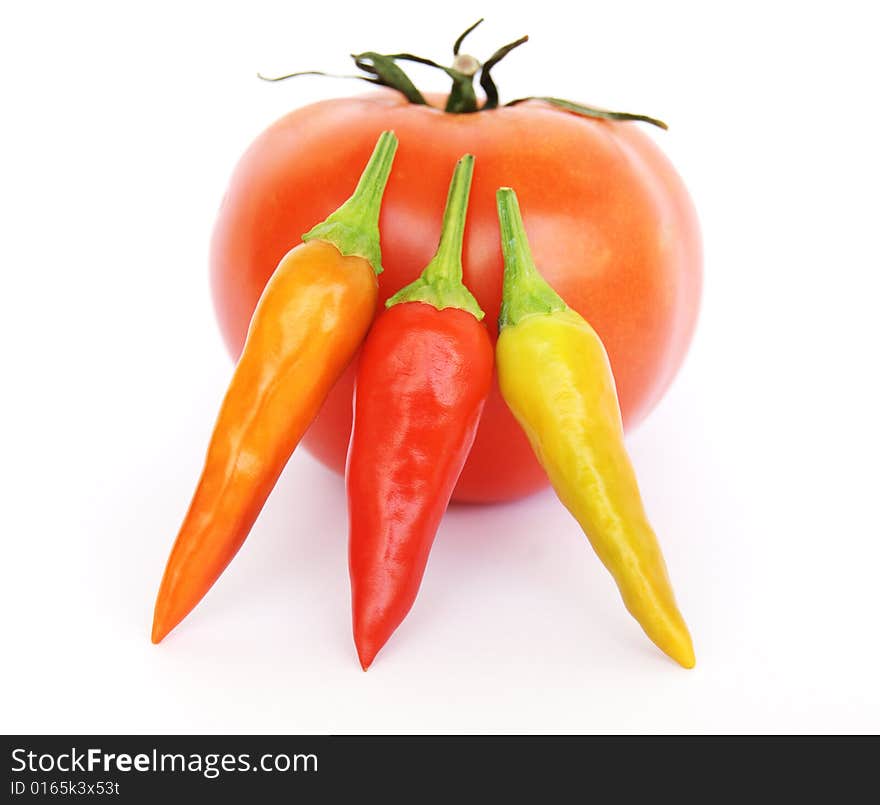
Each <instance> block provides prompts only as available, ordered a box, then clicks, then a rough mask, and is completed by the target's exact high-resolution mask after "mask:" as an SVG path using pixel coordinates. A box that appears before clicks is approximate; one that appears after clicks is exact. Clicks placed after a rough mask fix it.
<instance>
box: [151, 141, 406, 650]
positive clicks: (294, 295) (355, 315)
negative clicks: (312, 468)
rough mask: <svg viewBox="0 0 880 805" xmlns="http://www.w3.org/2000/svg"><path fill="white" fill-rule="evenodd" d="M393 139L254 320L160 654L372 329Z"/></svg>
mask: <svg viewBox="0 0 880 805" xmlns="http://www.w3.org/2000/svg"><path fill="white" fill-rule="evenodd" d="M396 148H397V139H396V138H395V137H394V135H393V133H391V132H384V133H383V134H382V136H381V137H380V138H379V141H378V143H377V144H376V148H375V150H374V151H373V155H372V157H371V158H370V162H369V164H368V165H367V167H366V169H365V171H364V173H363V175H362V176H361V179H360V182H359V183H358V186H357V189H356V190H355V192H354V195H353V196H352V197H351V198H350V199H349V200H348V201H347V202H346V203H345V204H344V205H343V206H342V207H340V208H339V209H338V210H337V211H336V212H335V213H333V214H332V215H331V216H330V217H329V218H327V220H326V221H324V223H322V224H319V225H318V226H316V227H315V228H314V229H312V230H311V231H310V232H308V233H307V234H305V235H303V241H306V242H305V243H302V244H300V245H299V246H297V247H296V248H294V249H292V250H291V251H289V252H288V253H287V254H286V255H285V256H284V257H283V258H282V260H281V262H280V263H279V264H278V267H277V268H276V269H275V272H274V274H273V275H272V277H271V279H270V280H269V283H268V284H267V285H266V288H265V290H264V291H263V294H262V296H261V297H260V301H259V304H258V305H257V308H256V310H255V311H254V316H253V319H252V320H251V324H250V329H249V330H248V336H247V341H246V342H245V346H244V350H243V352H242V355H241V358H240V359H239V362H238V365H237V366H236V368H235V373H234V375H233V377H232V382H231V383H230V385H229V389H228V391H227V393H226V397H225V399H224V400H223V404H222V406H221V408H220V415H219V417H218V419H217V424H216V425H215V427H214V433H213V435H212V437H211V443H210V445H209V447H208V454H207V457H206V460H205V467H204V470H203V472H202V476H201V479H200V480H199V484H198V487H197V488H196V492H195V495H194V497H193V500H192V503H191V504H190V507H189V511H188V512H187V514H186V518H185V519H184V521H183V525H182V526H181V529H180V533H179V534H178V537H177V541H176V542H175V543H174V547H173V548H172V550H171V556H170V557H169V559H168V564H167V566H166V568H165V575H164V576H163V578H162V584H161V586H160V588H159V595H158V598H157V600H156V608H155V613H154V616H153V632H152V640H153V642H154V643H158V642H159V641H160V640H162V638H164V637H165V635H167V634H168V633H169V632H170V631H171V630H172V629H173V628H174V627H175V626H177V624H178V623H180V621H182V620H183V619H184V618H185V617H186V616H187V615H188V614H189V612H190V611H191V610H192V609H193V607H195V606H196V604H198V602H199V601H200V600H201V599H202V598H203V597H204V595H205V593H207V592H208V590H209V589H210V588H211V586H212V585H213V584H214V582H215V581H216V580H217V579H218V578H219V576H220V574H221V573H222V572H223V570H224V569H225V568H226V566H227V565H228V564H229V562H230V561H231V560H232V557H233V556H235V554H236V553H237V551H238V549H239V548H240V547H241V546H242V544H243V543H244V540H245V539H246V537H247V535H248V533H249V532H250V529H251V527H252V526H253V524H254V521H255V520H256V518H257V515H258V514H259V513H260V509H262V507H263V504H264V503H265V501H266V498H267V497H268V496H269V493H270V492H271V491H272V488H273V487H274V485H275V482H276V481H277V479H278V476H279V475H280V473H281V470H282V469H283V468H284V465H285V464H286V463H287V460H288V459H289V458H290V455H291V453H292V452H293V450H294V449H295V448H296V446H297V444H299V441H300V439H301V438H302V437H303V434H304V433H305V432H306V430H307V428H308V427H309V425H310V424H311V422H312V420H313V419H314V418H315V416H316V415H317V413H318V410H319V409H320V407H321V404H322V403H323V402H324V399H325V397H326V396H327V394H328V393H329V392H330V390H331V389H332V388H333V385H334V384H335V383H336V380H337V379H338V378H339V376H340V375H341V374H342V372H343V370H344V369H345V367H346V366H347V365H348V363H349V362H350V361H351V359H352V357H353V356H354V354H355V352H356V351H357V349H358V347H359V346H360V344H361V342H362V341H363V339H364V336H365V335H366V333H367V330H368V329H369V326H370V323H371V322H372V319H373V315H374V313H375V310H376V298H377V294H378V286H377V282H376V275H377V274H378V273H380V272H381V270H382V267H381V255H380V250H379V229H378V222H379V207H380V205H381V200H382V194H383V192H384V189H385V184H386V182H387V180H388V175H389V173H390V170H391V163H392V161H393V159H394V152H395V150H396Z"/></svg>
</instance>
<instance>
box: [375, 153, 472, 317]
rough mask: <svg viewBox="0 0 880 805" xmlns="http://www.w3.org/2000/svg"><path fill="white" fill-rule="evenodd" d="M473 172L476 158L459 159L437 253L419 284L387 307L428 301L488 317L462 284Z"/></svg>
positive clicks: (415, 283)
mask: <svg viewBox="0 0 880 805" xmlns="http://www.w3.org/2000/svg"><path fill="white" fill-rule="evenodd" d="M473 173H474V158H473V157H472V156H471V155H470V154H465V155H464V156H463V157H462V158H461V159H460V160H458V164H457V165H456V166H455V172H454V173H453V174H452V181H451V182H450V185H449V194H448V195H447V197H446V210H445V211H444V213H443V227H442V229H441V231H440V244H439V245H438V246H437V252H436V254H435V255H434V257H433V259H432V260H431V262H430V263H428V265H427V266H425V269H424V271H422V273H421V275H420V276H419V278H418V279H417V280H415V282H411V283H410V284H409V285H407V286H406V287H405V288H402V289H401V290H399V291H398V292H397V293H396V294H394V296H392V297H391V298H390V299H389V300H388V301H387V302H386V303H385V305H386V306H387V307H391V306H392V305H397V304H400V303H402V302H425V303H426V304H429V305H432V306H433V307H435V308H437V309H438V310H443V309H444V308H447V307H455V308H459V309H460V310H466V311H467V312H468V313H472V314H473V315H474V316H475V317H476V318H477V320H478V321H479V320H480V319H482V318H483V317H484V316H485V315H486V314H485V313H483V311H482V309H481V308H480V305H479V303H478V302H477V300H476V299H475V298H474V295H473V294H472V293H471V292H470V291H469V290H468V289H467V287H466V286H465V285H464V283H463V282H462V276H463V269H462V265H461V252H462V246H463V244H464V227H465V219H466V217H467V207H468V197H469V196H470V191H471V179H472V177H473Z"/></svg>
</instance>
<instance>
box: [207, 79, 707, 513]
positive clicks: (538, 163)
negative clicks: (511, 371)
mask: <svg viewBox="0 0 880 805" xmlns="http://www.w3.org/2000/svg"><path fill="white" fill-rule="evenodd" d="M432 102H437V101H436V99H432ZM384 129H393V130H394V131H395V132H396V134H397V136H398V138H399V140H400V146H399V149H398V152H397V157H396V159H395V163H394V169H393V171H392V174H391V179H390V181H389V183H388V187H387V190H386V193H385V199H384V203H383V205H382V215H381V220H380V229H381V238H382V263H383V266H384V268H385V271H384V273H383V274H382V275H381V276H380V277H379V302H380V304H383V303H384V301H385V299H386V298H387V297H389V296H390V295H391V294H393V293H394V292H396V291H397V290H398V289H400V288H401V287H402V286H404V285H406V284H407V283H409V282H410V281H412V280H413V279H415V278H416V276H417V275H418V274H419V272H420V271H421V270H422V268H423V267H424V266H425V265H426V264H427V262H428V261H429V260H430V258H431V256H432V255H433V253H434V250H435V248H436V246H437V240H438V237H439V234H440V223H441V218H442V214H443V205H444V202H445V200H446V190H447V186H448V183H449V177H450V176H451V175H452V171H453V168H454V167H455V163H456V160H457V159H458V158H459V157H460V156H461V155H462V154H464V153H471V154H474V155H475V156H476V165H475V173H474V182H473V189H472V192H471V201H470V209H469V214H468V223H467V232H466V239H465V248H464V260H463V262H464V280H465V283H466V284H467V285H468V287H469V288H470V289H471V290H472V292H473V293H474V295H475V296H476V297H477V299H478V300H479V302H480V305H481V306H482V308H483V310H485V311H486V319H485V322H486V325H487V327H488V328H489V331H490V334H491V335H492V338H493V339H494V338H495V337H496V335H497V327H496V319H497V316H498V308H499V303H500V298H501V276H502V259H501V249H500V245H499V234H498V222H497V219H496V212H495V191H496V189H497V188H498V187H500V186H510V187H513V188H514V189H515V190H516V192H517V195H518V196H519V200H520V204H521V206H522V211H523V218H524V220H525V225H526V230H527V232H528V236H529V240H530V242H531V246H532V251H533V254H534V257H535V261H536V263H537V265H538V267H539V268H540V270H541V272H542V273H543V275H544V276H545V277H546V278H547V280H548V281H549V282H550V284H551V285H552V286H553V287H554V288H555V289H556V291H557V292H558V293H559V294H560V295H561V296H562V297H563V298H564V299H565V301H566V302H567V303H568V304H569V305H571V307H573V308H575V309H576V310H577V311H578V312H579V313H580V314H581V315H582V316H584V317H585V318H586V319H587V320H588V321H589V322H590V323H591V324H592V325H593V327H594V328H595V329H596V331H597V332H598V333H599V335H600V336H601V338H602V340H603V341H604V343H605V346H606V348H607V350H608V354H609V358H610V361H611V366H612V370H613V372H614V377H615V380H616V383H617V390H618V395H619V398H620V405H621V409H622V412H623V418H624V423H625V425H626V426H627V427H631V426H632V425H634V424H635V423H636V422H638V421H639V420H640V419H641V418H642V417H644V416H645V414H647V413H648V412H649V411H650V410H651V408H652V407H653V406H654V405H655V404H656V403H657V401H658V400H659V399H660V397H661V396H662V395H663V393H664V391H665V390H666V388H667V387H668V386H669V383H670V382H671V380H672V378H673V376H674V375H675V373H676V371H677V369H678V367H679V366H680V364H681V362H682V360H683V358H684V355H685V352H686V350H687V348H688V345H689V342H690V340H691V336H692V334H693V330H694V325H695V322H696V317H697V309H698V306H699V297H700V285H701V272H702V267H701V263H702V256H701V246H700V236H699V228H698V223H697V219H696V214H695V212H694V208H693V205H692V203H691V200H690V198H689V196H688V193H687V190H686V189H685V186H684V184H683V183H682V181H681V179H680V178H679V176H678V174H677V173H676V172H675V170H674V168H673V167H672V165H671V164H670V162H669V161H668V160H667V159H666V157H665V156H664V155H663V154H662V152H661V151H660V149H659V148H658V147H657V146H656V145H655V144H654V142H653V140H652V139H651V138H650V137H649V136H648V135H646V134H645V133H644V132H643V131H641V130H640V128H639V125H638V124H635V123H631V122H618V121H607V120H596V119H588V118H584V117H581V116H579V115H575V114H572V113H569V112H565V111H562V110H560V109H558V108H554V107H551V106H549V105H547V104H545V103H543V102H539V101H530V102H526V103H523V104H520V105H517V106H511V107H501V108H497V109H492V110H489V111H480V112H475V113H471V114H448V113H445V112H443V111H441V110H440V109H437V108H434V107H433V106H425V105H413V104H410V103H408V102H407V101H406V100H405V99H404V98H403V97H402V96H400V95H398V94H397V93H394V92H391V91H387V90H386V91H382V92H380V93H379V94H371V95H365V96H361V97H355V98H344V99H335V100H328V101H323V102H320V103H316V104H313V105H310V106H306V107H303V108H301V109H298V110H296V111H294V112H291V113H290V114H288V115H287V116H286V117H283V118H282V119H281V120H279V121H277V122H276V123H275V124H274V125H272V126H270V127H269V128H268V129H267V130H266V131H265V132H264V133H263V134H261V135H260V136H259V137H258V138H257V139H256V141H255V142H254V143H253V144H252V145H251V146H250V148H249V149H248V150H247V152H246V153H245V154H244V156H243V157H242V159H241V161H240V162H239V164H238V166H237V167H236V169H235V171H234V174H233V176H232V179H231V182H230V185H229V189H228V191H227V193H226V196H225V197H224V199H223V203H222V205H221V209H220V212H219V217H218V220H217V223H216V227H215V230H214V234H213V239H212V245H211V272H212V286H213V294H214V303H215V307H216V311H217V316H218V319H219V322H220V327H221V329H222V332H223V336H224V338H225V341H226V344H227V346H228V348H229V351H230V352H231V353H232V355H233V356H237V355H238V354H239V352H240V351H241V348H242V345H243V343H244V339H245V334H246V332H247V327H248V322H249V321H250V318H251V313H252V312H253V310H254V307H255V306H256V303H257V300H258V298H259V296H260V293H261V291H262V290H263V286H264V285H265V283H266V281H267V280H268V278H269V276H270V275H271V273H272V271H273V270H274V268H275V266H276V265H277V264H278V261H279V260H280V259H281V257H282V256H283V255H284V254H285V253H286V252H287V251H288V249H290V248H291V246H292V245H294V244H296V243H297V241H298V239H299V237H300V235H301V234H302V233H304V232H306V231H307V230H308V229H310V228H311V226H312V225H313V224H314V223H315V222H316V221H320V220H323V219H324V218H325V217H326V216H327V215H328V213H330V212H331V211H332V210H333V209H335V208H336V207H337V206H338V205H339V204H340V203H341V202H342V201H343V200H345V199H346V198H347V197H348V196H349V195H350V193H351V192H352V189H353V188H354V185H355V183H356V181H357V177H358V175H359V174H360V171H361V169H362V168H363V166H364V164H365V162H366V161H367V158H368V157H369V155H370V152H371V149H372V148H373V145H374V143H375V141H376V138H377V137H378V135H379V133H380V132H381V131H383V130H384ZM353 377H354V369H353V367H350V369H349V371H348V373H347V374H346V375H345V376H344V377H343V378H342V379H341V380H340V381H339V383H338V384H337V385H336V387H335V389H334V391H333V392H332V393H331V395H330V397H329V398H328V399H327V401H326V403H325V405H324V407H323V409H322V411H321V413H320V414H319V416H318V418H317V419H316V420H315V422H314V423H313V425H312V426H311V429H310V430H309V432H308V434H307V436H306V439H305V444H306V446H307V448H308V449H309V450H310V451H311V452H312V453H313V455H315V456H317V457H318V458H319V459H320V460H321V461H322V462H324V463H325V464H326V465H327V466H329V467H332V468H333V469H335V470H337V471H339V472H342V471H343V468H344V466H345V455H346V449H347V445H348V439H349V433H350V428H351V407H352V406H351V403H352V381H353ZM546 483H547V479H546V477H545V475H544V472H543V471H542V469H541V468H540V466H539V465H538V463H537V461H536V460H535V457H534V456H533V454H532V451H531V449H530V447H529V444H528V442H527V441H526V438H525V436H524V435H523V433H522V432H521V431H520V429H519V426H518V425H517V424H516V422H515V421H514V419H513V417H512V416H511V414H510V412H509V411H508V410H507V408H506V406H505V405H504V402H503V401H502V399H501V396H500V395H499V393H498V388H497V382H496V383H495V386H494V388H493V390H492V392H491V394H490V397H489V400H488V402H487V403H486V407H485V409H484V413H483V418H482V422H481V424H480V428H479V431H478V434H477V437H476V441H475V443H474V446H473V450H472V451H471V454H470V457H469V459H468V462H467V464H466V466H465V469H464V471H463V473H462V475H461V478H460V480H459V482H458V486H457V487H456V491H455V495H454V497H453V499H454V500H458V501H471V502H489V501H501V500H508V499H512V498H516V497H519V496H521V495H525V494H527V493H530V492H533V491H535V490H537V489H540V488H541V487H543V486H544V485H545V484H546Z"/></svg>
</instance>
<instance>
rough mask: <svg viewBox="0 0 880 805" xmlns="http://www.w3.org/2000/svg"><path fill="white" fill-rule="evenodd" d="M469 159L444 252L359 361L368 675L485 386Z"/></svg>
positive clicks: (407, 593) (414, 581)
mask: <svg viewBox="0 0 880 805" xmlns="http://www.w3.org/2000/svg"><path fill="white" fill-rule="evenodd" d="M472 172H473V157H472V156H470V155H467V156H464V157H462V159H461V160H460V161H459V163H458V165H457V166H456V169H455V173H454V175H453V178H452V183H451V185H450V188H449V195H448V199H447V202H446V212H445V213H444V216H443V230H442V234H441V236H440V245H439V247H438V249H437V253H436V255H435V256H434V258H433V260H432V261H431V262H430V263H429V264H428V266H427V267H426V268H425V270H424V271H423V272H422V274H421V276H420V277H419V278H418V279H417V280H416V281H415V282H413V283H411V284H410V285H408V286H406V287H405V288H403V289H402V290H401V291H399V292H398V293H397V294H395V295H394V296H393V297H391V298H390V299H389V300H388V302H387V303H386V304H387V305H388V309H387V310H386V311H385V312H384V313H382V314H381V315H380V316H379V317H378V319H377V320H376V322H375V324H374V325H373V328H372V329H371V330H370V334H369V336H368V337H367V340H366V342H365V344H364V348H363V351H362V352H361V357H360V362H359V364H358V374H357V379H356V383H355V403H354V425H353V430H352V436H351V443H350V447H349V453H348V466H347V470H346V485H347V490H348V503H349V519H350V529H349V568H350V572H351V594H352V620H353V630H354V640H355V645H356V647H357V652H358V657H359V659H360V662H361V665H362V666H363V668H364V670H366V669H367V668H368V667H369V665H370V663H371V662H372V661H373V658H374V657H375V656H376V654H377V653H378V651H379V650H380V649H381V648H382V646H383V645H385V643H386V641H387V640H388V638H389V637H390V636H391V634H392V633H393V632H394V630H395V629H396V628H397V627H398V626H399V625H400V623H401V622H402V621H403V619H404V618H405V617H406V615H407V613H408V612H409V610H410V608H411V607H412V605H413V602H414V601H415V598H416V594H417V593H418V589H419V584H420V583H421V580H422V575H423V573H424V571H425V565H426V563H427V561H428V554H429V553H430V550H431V545H432V544H433V542H434V536H435V534H436V533H437V528H438V526H439V525H440V519H441V518H442V517H443V513H444V512H445V511H446V507H447V505H448V504H449V498H450V496H451V495H452V490H453V488H454V487H455V483H456V481H457V480H458V476H459V475H460V473H461V470H462V467H463V466H464V462H465V459H466V458H467V455H468V453H469V452H470V448H471V445H472V443H473V441H474V436H475V434H476V430H477V424H478V422H479V419H480V414H481V412H482V409H483V404H484V402H485V401H486V397H487V395H488V393H489V388H490V386H491V383H492V363H493V357H494V356H493V350H492V344H491V342H490V340H489V335H488V333H487V332H486V328H485V327H484V326H483V325H482V324H480V320H481V319H482V318H483V315H484V314H483V311H482V310H481V309H480V307H479V305H478V304H477V300H476V299H474V297H473V296H472V295H471V293H470V291H468V289H467V288H466V287H465V286H464V284H463V283H462V265H461V250H462V239H463V236H464V225H465V214H466V211H467V201H468V194H469V192H470V184H471V175H472Z"/></svg>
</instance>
